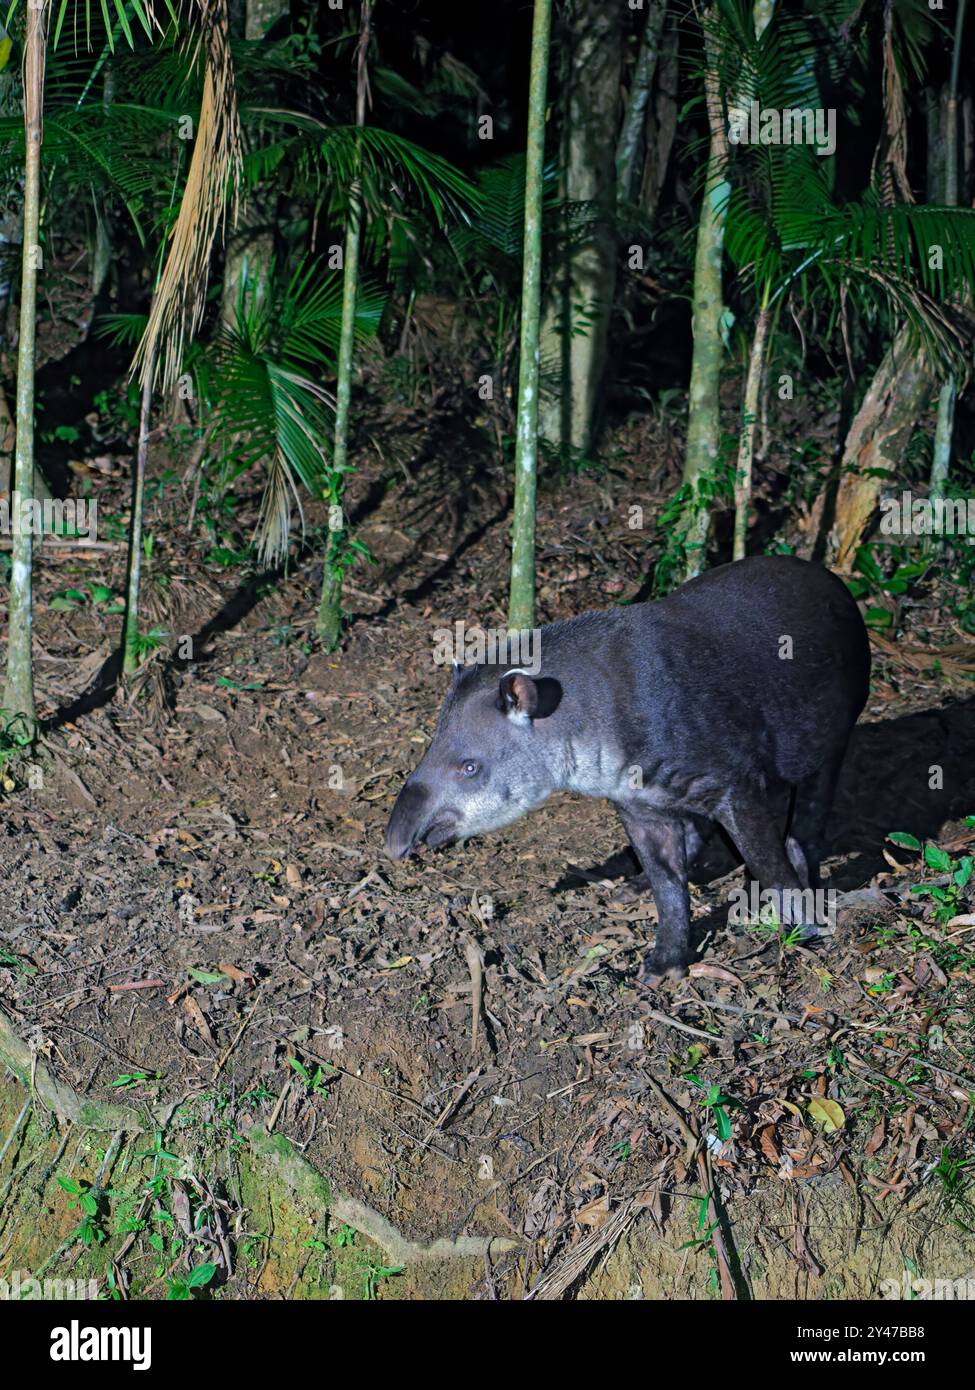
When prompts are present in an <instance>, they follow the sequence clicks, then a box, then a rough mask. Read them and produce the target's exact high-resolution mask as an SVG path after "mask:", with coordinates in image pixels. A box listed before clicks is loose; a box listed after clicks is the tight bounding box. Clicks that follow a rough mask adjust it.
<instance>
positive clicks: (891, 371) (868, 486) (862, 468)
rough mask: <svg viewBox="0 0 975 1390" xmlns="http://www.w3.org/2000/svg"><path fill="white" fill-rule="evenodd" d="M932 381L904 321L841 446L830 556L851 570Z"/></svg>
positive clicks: (846, 571)
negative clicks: (841, 457)
mask: <svg viewBox="0 0 975 1390" xmlns="http://www.w3.org/2000/svg"><path fill="white" fill-rule="evenodd" d="M933 385H934V379H933V373H932V370H931V367H930V365H929V363H928V361H927V358H926V356H925V354H924V353H923V352H919V351H918V350H917V347H916V344H915V343H914V342H913V340H912V338H911V335H910V332H909V329H908V328H907V327H906V326H905V327H903V328H902V329H901V330H900V332H899V333H898V334H897V337H896V338H895V339H894V341H893V343H892V344H891V346H890V347H889V348H888V349H887V352H886V353H885V355H884V358H883V360H882V361H881V363H880V366H879V367H878V368H877V370H876V372H875V373H874V377H873V380H872V381H871V383H870V386H869V388H868V390H867V394H866V395H865V396H864V398H863V403H862V405H861V406H860V409H859V410H858V411H857V413H856V416H855V417H854V420H853V423H852V424H851V426H850V429H849V433H848V434H847V436H846V443H845V445H844V447H843V459H842V462H841V465H840V485H839V490H838V491H837V494H836V507H835V514H834V522H833V529H832V532H831V534H830V539H829V546H828V558H829V562H830V564H831V565H832V567H833V568H834V569H836V570H838V571H839V573H840V574H849V573H850V572H851V570H852V569H853V565H854V561H855V560H856V552H857V548H858V546H859V545H860V542H861V540H862V538H863V533H864V531H865V530H866V528H867V526H868V525H869V524H870V520H871V518H872V517H873V514H874V512H875V511H876V508H877V504H878V502H879V501H880V495H881V492H882V490H883V487H884V484H885V483H887V482H890V481H892V480H893V479H895V478H896V475H897V470H898V468H899V466H900V464H901V461H902V460H903V457H904V451H905V449H906V448H907V445H908V443H909V442H910V438H911V435H912V433H913V432H914V428H915V426H916V424H917V421H918V417H919V416H920V414H921V412H922V411H923V410H924V408H925V405H926V404H927V402H928V400H929V398H930V395H931V389H932V387H933Z"/></svg>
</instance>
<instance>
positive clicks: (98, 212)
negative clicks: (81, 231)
mask: <svg viewBox="0 0 975 1390" xmlns="http://www.w3.org/2000/svg"><path fill="white" fill-rule="evenodd" d="M115 80H116V76H115V64H114V63H113V62H112V59H111V58H108V59H107V61H106V63H105V76H104V79H103V83H102V110H103V111H105V112H106V113H107V112H109V111H111V109H112V103H113V101H114V100H115ZM112 252H113V246H112V227H111V223H110V222H109V220H108V214H107V211H106V209H105V208H102V207H101V206H100V205H99V203H98V200H97V198H96V200H95V244H94V246H93V247H92V255H91V295H92V299H97V298H98V296H99V294H100V293H101V290H102V286H103V285H104V283H105V279H106V276H107V275H108V272H109V268H110V267H111V264H112Z"/></svg>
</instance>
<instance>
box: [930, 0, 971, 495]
mask: <svg viewBox="0 0 975 1390" xmlns="http://www.w3.org/2000/svg"><path fill="white" fill-rule="evenodd" d="M964 27H965V0H958V13H957V16H956V19H955V43H954V50H953V52H952V55H951V80H950V82H949V85H948V104H947V111H946V113H945V114H946V119H945V146H944V159H945V168H944V194H945V206H946V207H950V208H953V207H957V205H958V76H959V69H960V65H961V42H962V33H963V30H964ZM957 396H958V384H957V382H956V381H955V376H954V373H953V372H952V373H950V374H949V376H948V379H947V381H946V382H945V383H944V385H943V386H942V388H941V394H940V397H939V399H938V424H937V428H936V429H935V433H934V451H933V455H932V460H931V488H930V492H931V497H932V498H938V497H944V495H945V487H946V485H947V482H948V470H949V468H950V465H951V439H952V435H953V434H954V429H955V401H956V399H957Z"/></svg>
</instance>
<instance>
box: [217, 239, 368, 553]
mask: <svg viewBox="0 0 975 1390" xmlns="http://www.w3.org/2000/svg"><path fill="white" fill-rule="evenodd" d="M384 303H385V296H384V294H383V293H382V291H380V290H379V289H378V288H376V287H375V286H372V285H370V284H368V283H367V284H365V285H363V286H361V287H360V291H359V295H358V298H357V302H356V321H355V331H356V336H357V338H358V339H359V340H360V342H363V341H365V340H367V339H368V338H370V337H373V336H374V335H375V333H376V332H377V330H378V327H379V321H380V318H381V316H382V311H383V305H384ZM341 325H342V283H341V277H340V276H339V275H338V274H337V273H335V272H325V273H323V272H322V270H321V268H320V266H319V264H318V263H317V262H314V261H303V262H302V263H301V264H299V266H298V267H297V268H296V269H295V270H294V271H293V272H292V273H291V274H290V275H286V274H284V273H281V272H278V271H276V269H275V267H271V270H270V272H269V279H268V282H267V284H266V285H265V286H264V287H263V290H262V292H261V293H260V294H258V293H255V292H253V290H252V288H251V287H250V286H249V285H248V283H247V281H246V279H243V280H242V284H241V292H240V297H239V300H238V305H237V319H236V324H235V326H234V327H233V328H228V327H227V326H226V325H224V326H223V327H222V328H221V329H220V331H219V333H218V335H217V337H216V340H215V341H214V343H213V344H212V345H211V346H210V347H209V348H208V349H206V350H205V351H204V352H202V353H200V354H198V355H197V356H196V359H195V362H194V364H193V369H194V374H195V377H196V382H197V392H198V396H199V399H200V400H201V402H202V403H203V408H204V414H205V418H206V427H207V433H208V437H209V438H210V439H213V440H215V441H218V443H217V445H216V453H217V459H218V464H219V471H220V476H221V481H222V482H223V483H224V485H228V484H229V483H230V482H232V481H233V479H235V478H236V477H239V476H240V474H241V473H243V472H244V471H245V470H247V469H249V468H253V467H255V466H260V467H261V468H262V469H263V471H264V476H265V487H264V497H263V501H262V505H261V512H260V519H259V522H258V527H257V534H256V537H255V542H256V546H257V551H258V556H259V558H260V560H261V562H262V563H263V564H266V565H272V564H275V563H278V562H279V561H280V560H282V559H283V558H284V556H285V555H286V554H287V550H288V544H289V541H290V537H291V531H292V507H293V506H294V507H296V508H297V511H298V514H299V517H300V519H301V523H302V527H303V526H304V514H303V510H302V503H301V492H300V489H304V490H305V491H306V492H308V493H311V494H312V495H314V496H317V497H320V496H322V494H323V493H324V492H326V491H327V489H328V484H329V477H330V473H331V471H332V470H331V466H330V462H329V457H328V453H327V443H326V441H327V440H328V439H329V438H330V437H331V427H332V420H333V410H334V407H333V401H332V397H331V395H330V394H329V392H328V391H327V390H326V389H325V388H324V387H323V386H322V385H321V378H322V377H323V376H324V375H326V374H327V373H328V372H329V371H331V370H333V369H334V354H335V352H336V351H337V348H338V340H339V334H340V331H341Z"/></svg>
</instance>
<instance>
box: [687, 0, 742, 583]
mask: <svg viewBox="0 0 975 1390" xmlns="http://www.w3.org/2000/svg"><path fill="white" fill-rule="evenodd" d="M710 16H711V11H710V10H706V11H705V13H704V19H703V22H704V25H705V53H706V58H707V72H706V75H705V79H704V90H705V99H706V101H707V112H708V124H709V126H710V131H711V136H710V146H709V149H708V163H707V171H706V175H705V183H704V193H703V196H702V198H701V212H700V217H699V219H698V225H697V248H696V250H695V254H694V299H693V307H692V316H691V326H692V332H693V335H694V350H693V355H692V358H691V384H690V392H689V398H688V418H687V445H686V450H685V454H684V477H683V482H684V485H685V487H686V488H687V490H688V501H687V504H686V510H685V518H686V526H685V538H684V549H685V555H686V567H685V578H687V579H691V578H693V577H694V575H696V574H700V572H701V570H702V569H703V568H704V564H705V561H706V559H707V542H708V533H709V531H710V529H711V513H710V500H711V494H712V492H713V487H714V481H715V474H716V469H717V464H718V450H719V448H720V444H721V363H722V357H723V354H724V340H723V336H722V329H723V327H724V319H725V306H724V294H723V290H722V284H721V269H722V264H723V259H724V229H725V218H726V208H727V200H728V194H729V193H730V191H731V188H730V185H729V183H728V179H727V172H726V171H727V164H728V133H727V127H726V124H725V117H724V110H723V105H722V100H721V86H720V80H719V77H718V68H717V54H716V52H715V42H714V39H713V38H712V36H711V34H710V32H709V30H708V22H709V19H710Z"/></svg>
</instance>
